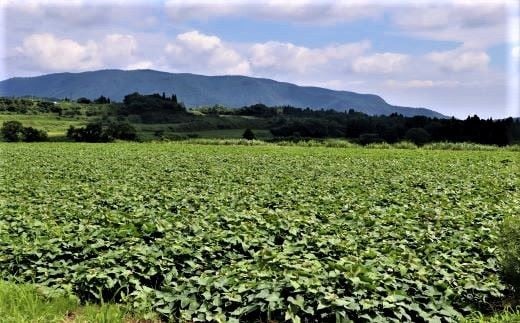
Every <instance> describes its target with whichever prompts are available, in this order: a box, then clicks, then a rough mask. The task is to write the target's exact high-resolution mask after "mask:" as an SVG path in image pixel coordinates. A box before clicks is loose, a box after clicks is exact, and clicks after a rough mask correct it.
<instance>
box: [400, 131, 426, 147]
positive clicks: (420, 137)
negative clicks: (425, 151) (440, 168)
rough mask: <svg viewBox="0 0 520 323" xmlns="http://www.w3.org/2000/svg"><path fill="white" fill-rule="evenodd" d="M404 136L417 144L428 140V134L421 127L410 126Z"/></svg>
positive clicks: (422, 143)
mask: <svg viewBox="0 0 520 323" xmlns="http://www.w3.org/2000/svg"><path fill="white" fill-rule="evenodd" d="M404 137H405V138H406V140H409V141H411V142H413V143H414V144H416V145H419V146H420V145H424V144H425V143H427V142H429V141H430V134H429V133H428V131H426V130H424V129H423V128H410V129H408V131H407V132H406V134H405V135H404Z"/></svg>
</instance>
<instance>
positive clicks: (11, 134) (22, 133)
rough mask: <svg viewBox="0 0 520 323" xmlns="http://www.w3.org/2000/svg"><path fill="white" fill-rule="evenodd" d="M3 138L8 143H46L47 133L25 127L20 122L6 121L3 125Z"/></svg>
mask: <svg viewBox="0 0 520 323" xmlns="http://www.w3.org/2000/svg"><path fill="white" fill-rule="evenodd" d="M1 132H2V136H3V137H4V139H5V140H6V141H10V142H16V141H26V142H32V141H46V140H47V133H46V132H45V131H44V130H38V129H35V128H33V127H24V126H23V125H22V124H21V123H20V122H19V121H5V122H4V124H3V125H2V129H1Z"/></svg>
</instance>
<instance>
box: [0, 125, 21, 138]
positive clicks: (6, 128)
mask: <svg viewBox="0 0 520 323" xmlns="http://www.w3.org/2000/svg"><path fill="white" fill-rule="evenodd" d="M0 131H1V132H2V136H3V137H4V139H5V141H11V142H14V141H20V140H22V135H23V126H22V123H21V122H19V121H5V122H4V124H3V125H2V129H0Z"/></svg>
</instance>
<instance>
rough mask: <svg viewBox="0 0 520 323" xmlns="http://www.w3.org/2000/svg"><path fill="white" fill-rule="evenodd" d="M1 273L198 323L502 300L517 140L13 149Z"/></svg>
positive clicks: (383, 312) (0, 212)
mask: <svg viewBox="0 0 520 323" xmlns="http://www.w3.org/2000/svg"><path fill="white" fill-rule="evenodd" d="M0 158H1V159H0V168H1V172H0V182H1V184H2V185H0V201H1V203H0V278H2V279H7V280H14V281H17V282H19V283H28V282H34V283H38V284H42V285H48V286H54V287H60V288H63V289H64V290H67V291H70V292H72V293H74V294H75V295H77V297H79V298H80V299H81V300H82V301H100V300H104V301H107V302H120V303H124V304H129V306H131V308H132V309H133V310H135V311H136V312H139V313H146V312H154V313H160V314H161V315H163V317H164V318H183V319H187V320H193V319H202V320H210V319H214V320H220V321H222V320H224V319H227V320H231V321H232V320H254V319H263V320H283V319H293V320H295V321H298V320H299V319H302V318H305V319H315V320H321V321H323V320H339V321H341V320H347V319H351V320H355V321H364V320H366V321H370V320H372V321H373V320H384V321H388V320H394V321H406V320H413V321H420V320H433V321H439V320H446V321H450V320H458V319H460V318H461V317H462V316H463V315H470V314H472V313H475V312H476V311H477V310H483V311H485V310H489V309H491V308H492V307H500V303H501V301H502V293H503V291H504V286H503V285H502V284H501V282H500V280H499V277H498V275H497V273H498V263H497V254H496V239H497V231H496V230H497V226H498V224H499V223H500V221H501V219H502V218H503V217H504V216H507V215H512V214H518V213H520V194H519V187H520V155H519V154H518V152H513V151H505V150H495V151H438V150H423V149H414V150H397V149H363V148H326V147H291V146H287V147H282V146H272V145H259V146H237V145H230V146H215V145H194V144H188V143H166V144H154V143H148V144H138V143H115V144H78V143H40V144H6V143H0Z"/></svg>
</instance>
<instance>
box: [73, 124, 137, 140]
mask: <svg viewBox="0 0 520 323" xmlns="http://www.w3.org/2000/svg"><path fill="white" fill-rule="evenodd" d="M67 138H69V139H72V140H74V141H84V142H110V141H114V139H122V140H136V139H137V131H136V130H135V128H134V127H133V126H132V125H131V124H129V123H126V122H112V123H109V124H103V123H101V122H92V123H89V124H87V125H86V126H85V127H84V128H75V127H73V126H70V128H69V129H68V130H67Z"/></svg>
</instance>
